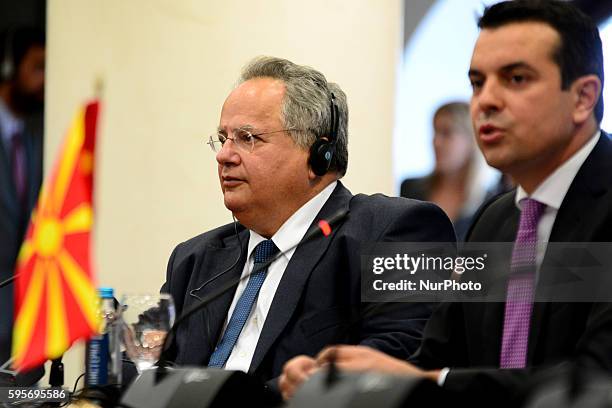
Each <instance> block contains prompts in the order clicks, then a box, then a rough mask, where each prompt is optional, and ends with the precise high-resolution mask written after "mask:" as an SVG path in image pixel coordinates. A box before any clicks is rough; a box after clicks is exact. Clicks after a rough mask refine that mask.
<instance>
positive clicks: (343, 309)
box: [162, 57, 455, 381]
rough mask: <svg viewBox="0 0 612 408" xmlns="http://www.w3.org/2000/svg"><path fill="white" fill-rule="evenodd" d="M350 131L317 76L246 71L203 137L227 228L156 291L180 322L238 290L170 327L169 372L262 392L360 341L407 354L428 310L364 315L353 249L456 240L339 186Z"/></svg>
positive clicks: (396, 205) (337, 96) (180, 249)
mask: <svg viewBox="0 0 612 408" xmlns="http://www.w3.org/2000/svg"><path fill="white" fill-rule="evenodd" d="M347 122H348V110H347V104H346V96H345V94H344V92H343V91H342V90H341V89H340V87H339V86H338V85H336V84H333V83H329V82H327V80H326V79H325V77H324V76H323V75H322V74H321V73H320V72H318V71H316V70H314V69H312V68H309V67H305V66H299V65H296V64H294V63H292V62H290V61H287V60H284V59H279V58H271V57H261V58H256V59H255V60H253V61H251V62H250V63H249V64H248V65H247V66H246V67H245V68H244V70H243V72H242V76H241V78H240V81H239V85H238V86H236V88H235V89H234V90H233V91H232V92H231V93H230V95H229V96H228V97H227V99H226V100H225V103H224V105H223V108H222V110H221V118H220V122H219V126H218V129H217V133H216V134H215V135H214V136H212V137H211V138H210V140H209V144H210V146H211V147H212V149H213V150H214V151H215V152H216V159H217V162H218V173H219V181H220V184H221V191H222V193H223V199H224V204H225V206H226V207H227V208H228V209H229V210H230V211H231V212H232V214H233V216H234V217H235V218H236V219H237V224H228V225H225V226H222V227H219V228H217V229H214V230H212V231H209V232H206V233H204V234H202V235H199V236H197V237H195V238H192V239H190V240H188V241H186V242H184V243H182V244H180V245H178V246H177V247H176V249H175V250H174V252H173V253H172V256H171V258H170V261H169V264H168V272H167V280H166V283H165V284H164V286H163V288H162V291H165V292H169V293H171V294H172V295H173V297H174V299H175V301H176V306H177V313H178V314H179V315H180V313H181V311H184V310H186V309H188V308H190V307H191V306H193V304H194V303H196V302H198V299H204V298H206V297H207V296H208V295H210V294H212V293H215V291H218V290H219V288H221V287H223V285H227V284H228V282H231V280H233V279H237V278H238V277H240V276H243V277H245V279H243V280H242V281H241V282H240V283H239V284H237V285H234V286H233V287H232V288H231V290H229V291H227V292H226V293H225V294H224V295H223V296H221V297H219V298H218V299H216V300H215V301H213V302H212V303H210V304H209V305H208V306H207V307H205V308H204V309H203V310H202V311H201V312H199V313H198V314H195V315H194V316H192V317H191V318H190V319H189V320H188V321H186V322H185V324H184V325H182V327H180V328H178V333H177V340H176V343H175V354H174V357H175V361H176V363H178V364H191V365H193V364H198V365H205V366H209V367H220V368H225V369H231V370H242V371H245V372H250V373H253V374H255V375H256V376H258V377H259V378H261V379H262V380H265V381H268V380H270V379H273V378H275V377H277V376H278V375H280V373H281V370H282V367H283V364H284V363H285V362H286V361H287V360H289V359H290V358H292V357H294V356H296V355H299V354H307V355H310V356H314V355H316V353H318V352H319V351H320V350H321V349H322V348H323V347H325V346H326V345H329V344H334V343H348V344H363V345H368V346H370V347H373V348H376V349H378V350H382V351H384V352H385V353H389V354H391V355H394V356H396V357H399V358H406V357H408V356H409V355H410V354H412V353H413V352H414V351H415V350H416V348H417V346H418V344H419V342H420V338H421V332H422V329H423V326H424V324H425V321H426V320H427V318H428V317H429V315H430V312H431V305H429V304H416V303H414V304H410V303H404V304H401V305H399V306H398V305H395V307H393V308H392V310H386V309H381V308H377V309H375V311H374V310H368V305H367V304H362V303H361V296H360V290H361V287H360V262H361V261H360V256H359V251H360V244H361V243H363V242H375V241H390V242H392V241H399V242H420V241H425V242H427V241H438V242H453V241H454V240H455V235H454V231H453V229H452V226H451V224H450V221H449V220H448V218H447V217H446V215H444V213H443V212H442V211H441V210H440V209H439V208H438V207H436V206H434V205H433V204H428V203H422V202H417V201H413V200H408V199H403V198H389V197H385V196H383V195H380V194H377V195H373V196H366V195H362V194H359V195H355V196H354V195H352V194H351V193H350V192H349V191H348V190H347V189H346V188H345V187H344V186H343V185H342V183H341V182H340V181H339V179H340V178H341V177H342V176H343V175H344V174H345V172H346V169H347V164H348V150H347ZM330 218H340V219H341V220H340V221H339V222H337V223H335V224H334V225H332V231H331V233H330V234H329V236H327V237H323V236H319V237H316V238H312V239H304V240H302V239H303V237H304V235H305V234H306V232H307V231H308V230H309V229H310V228H312V227H313V226H314V227H315V228H316V224H317V222H318V221H319V220H322V219H323V220H327V219H330ZM271 261H272V262H271ZM266 262H271V263H270V264H269V265H267V264H266ZM251 272H252V275H250V276H248V278H247V275H248V274H249V273H251Z"/></svg>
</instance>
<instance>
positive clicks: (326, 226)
mask: <svg viewBox="0 0 612 408" xmlns="http://www.w3.org/2000/svg"><path fill="white" fill-rule="evenodd" d="M348 213H349V212H348V210H342V211H340V212H338V213H336V214H335V215H333V216H332V217H330V218H329V219H328V220H327V221H325V220H321V221H319V223H318V225H316V226H315V227H313V228H311V230H310V231H308V232H307V233H306V235H304V237H303V238H302V239H301V240H300V242H298V243H297V244H295V245H293V246H292V247H290V248H289V249H288V250H286V251H284V252H279V253H277V254H276V255H275V256H274V257H272V258H271V259H269V260H268V261H266V262H264V263H262V264H260V265H259V267H256V268H253V270H252V271H251V272H250V273H247V274H245V275H244V276H241V277H239V278H238V279H233V280H231V281H229V282H228V283H226V284H225V285H223V286H222V287H220V288H219V290H217V291H215V292H213V293H211V294H210V295H209V296H206V297H204V298H203V299H202V300H201V301H200V302H198V303H196V304H195V305H194V306H193V307H191V308H189V309H188V310H186V311H185V312H184V313H182V314H181V316H180V317H179V318H178V319H176V321H175V322H174V324H173V325H172V327H171V328H170V330H169V331H168V334H167V335H166V337H165V339H164V343H163V345H162V352H161V355H160V358H159V360H158V361H157V367H158V368H157V375H156V378H157V380H158V381H160V380H161V379H163V377H165V375H166V373H167V365H168V362H169V355H168V354H169V349H170V347H171V345H172V343H173V342H174V338H175V335H176V330H177V327H178V326H179V325H180V324H181V323H182V322H184V321H185V320H187V319H188V318H189V317H190V316H192V315H193V314H194V313H196V312H197V311H199V310H201V309H203V308H204V307H205V306H206V305H208V304H209V303H211V302H212V301H214V300H215V299H217V298H219V297H220V296H222V295H223V294H225V293H226V292H227V291H228V290H230V289H231V288H233V287H234V286H235V285H237V284H239V283H240V282H242V281H243V280H245V279H247V278H248V277H249V276H251V275H252V274H254V273H257V272H259V271H260V270H262V269H265V268H267V267H268V266H270V264H272V262H274V261H276V260H277V259H278V258H279V257H280V256H281V255H283V254H284V253H286V252H287V251H290V250H292V249H294V248H296V247H297V246H298V245H300V244H302V243H304V242H307V241H310V240H311V239H313V238H314V237H316V236H317V235H318V234H319V233H321V234H323V235H324V236H325V237H327V236H329V235H330V234H331V232H332V229H331V227H332V226H335V225H336V224H338V223H339V222H340V221H342V220H343V219H344V218H346V217H347V216H348Z"/></svg>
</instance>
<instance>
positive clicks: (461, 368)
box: [413, 133, 612, 406]
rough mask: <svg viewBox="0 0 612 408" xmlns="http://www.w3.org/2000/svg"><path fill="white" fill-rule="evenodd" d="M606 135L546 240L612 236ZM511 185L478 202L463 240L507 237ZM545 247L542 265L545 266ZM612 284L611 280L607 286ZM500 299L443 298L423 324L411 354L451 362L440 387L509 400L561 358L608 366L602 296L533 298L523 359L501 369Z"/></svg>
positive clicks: (611, 320)
mask: <svg viewBox="0 0 612 408" xmlns="http://www.w3.org/2000/svg"><path fill="white" fill-rule="evenodd" d="M611 159H612V142H611V140H610V138H609V137H608V135H606V134H603V133H602V137H601V138H600V140H599V142H598V143H597V145H596V146H595V148H594V150H593V151H592V152H591V154H590V155H589V156H588V158H587V160H586V161H585V162H584V164H583V165H582V167H581V168H580V170H579V172H578V173H577V175H576V177H575V178H574V180H573V182H572V184H571V186H570V188H569V190H568V192H567V194H566V196H565V198H564V200H563V203H562V204H561V207H560V208H559V211H558V213H557V217H556V219H555V223H554V225H553V228H552V231H551V235H550V240H549V241H550V242H610V241H612V189H611V187H612V160H611ZM514 196H515V192H514V191H512V192H509V193H506V194H504V195H502V196H501V197H500V198H498V199H496V200H494V201H493V202H491V203H489V204H488V205H486V206H485V207H484V208H483V209H481V211H480V213H479V215H478V216H477V219H476V221H475V223H474V225H473V226H472V228H471V230H470V232H469V234H468V240H469V241H472V242H491V241H492V242H512V241H514V239H515V236H516V232H517V228H518V220H519V216H520V214H519V211H518V209H517V208H516V206H515V204H514ZM546 265H547V257H546V255H545V257H544V260H543V262H542V267H541V270H540V273H541V276H540V281H542V280H543V279H544V278H545V276H544V274H545V273H546ZM610 290H612V288H610ZM503 316H504V304H503V303H445V304H442V305H440V306H439V307H438V308H437V309H436V310H435V311H434V313H433V315H432V317H431V319H430V321H429V322H428V324H427V327H426V328H425V334H424V340H423V345H422V347H421V348H420V349H419V352H418V353H417V354H416V355H415V356H414V358H413V361H414V362H415V363H416V364H418V365H420V366H422V367H424V368H428V369H434V368H442V367H450V368H451V370H450V373H449V374H448V376H447V378H446V382H445V384H444V388H446V389H447V390H450V391H457V392H462V393H464V394H466V395H469V396H471V397H472V398H474V397H477V396H478V397H482V400H483V401H484V402H486V401H487V400H490V401H496V403H497V404H501V405H504V404H505V403H507V404H509V405H510V406H515V405H516V404H517V403H519V400H520V398H521V397H522V394H523V392H524V391H525V387H526V386H527V385H528V384H529V381H530V379H531V378H533V376H530V374H531V373H534V372H539V373H541V372H543V371H545V370H549V372H551V373H554V372H555V371H554V370H558V366H559V365H560V364H567V363H572V364H576V365H578V366H579V367H581V368H584V367H587V368H597V369H604V370H610V369H612V357H611V356H612V307H611V306H610V304H607V303H535V304H534V309H533V315H532V321H531V327H530V335H529V343H528V352H527V367H528V368H526V369H523V370H500V369H497V368H496V367H499V358H500V350H501V337H502V330H503Z"/></svg>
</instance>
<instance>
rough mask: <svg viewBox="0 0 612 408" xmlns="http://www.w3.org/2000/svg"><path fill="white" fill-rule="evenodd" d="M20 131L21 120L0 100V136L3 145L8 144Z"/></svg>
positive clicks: (21, 128)
mask: <svg viewBox="0 0 612 408" xmlns="http://www.w3.org/2000/svg"><path fill="white" fill-rule="evenodd" d="M22 130H23V120H22V119H19V118H18V117H16V116H15V115H14V114H13V113H12V112H11V111H10V110H9V108H8V106H6V104H5V103H4V100H3V99H2V98H0V135H1V136H2V140H3V141H4V143H6V144H8V143H10V141H11V138H12V137H13V135H14V134H16V133H19V132H21V131H22Z"/></svg>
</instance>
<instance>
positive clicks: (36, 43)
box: [0, 27, 45, 365]
mask: <svg viewBox="0 0 612 408" xmlns="http://www.w3.org/2000/svg"><path fill="white" fill-rule="evenodd" d="M44 89H45V34H44V32H43V31H42V30H40V29H37V28H30V27H19V28H11V29H8V30H6V31H5V32H3V33H2V34H1V35H0V281H4V280H6V279H8V278H10V277H11V276H12V275H13V273H14V268H15V260H16V259H17V253H18V252H19V248H20V246H21V242H22V241H23V237H24V235H25V231H26V228H27V226H28V221H29V219H30V212H31V211H32V208H33V206H34V204H35V203H36V199H37V197H38V190H39V188H40V184H41V180H42V161H43V107H44ZM13 290H14V287H13V285H7V286H5V287H4V288H1V289H0V310H1V312H0V365H1V364H3V363H4V362H5V361H6V360H8V358H9V356H10V352H11V330H12V320H13Z"/></svg>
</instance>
